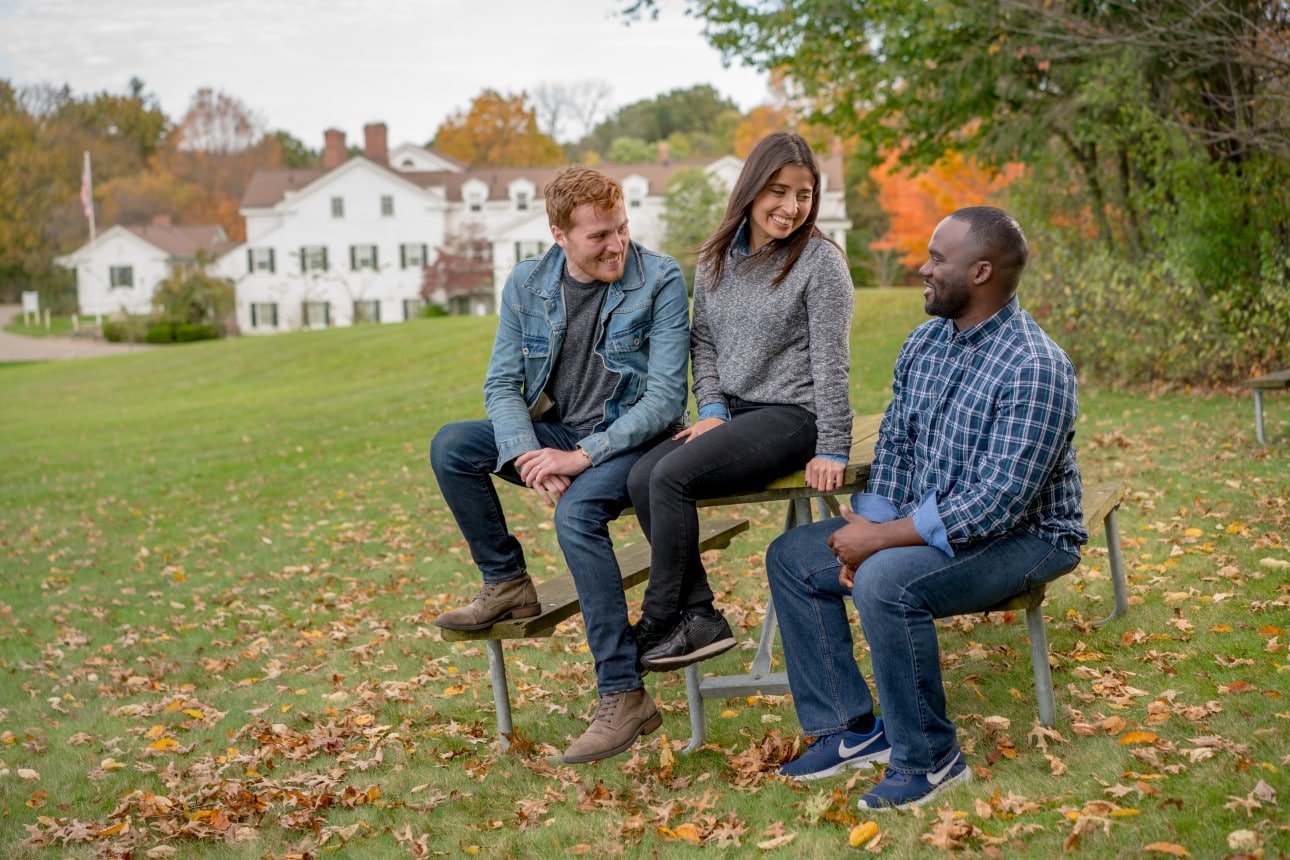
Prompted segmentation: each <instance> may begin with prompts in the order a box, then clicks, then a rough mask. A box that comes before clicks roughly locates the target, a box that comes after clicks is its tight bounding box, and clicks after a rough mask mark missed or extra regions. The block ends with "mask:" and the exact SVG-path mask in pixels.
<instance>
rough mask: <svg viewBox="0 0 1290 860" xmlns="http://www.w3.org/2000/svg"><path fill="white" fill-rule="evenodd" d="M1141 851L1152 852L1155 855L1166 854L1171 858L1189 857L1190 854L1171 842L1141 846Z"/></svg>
mask: <svg viewBox="0 0 1290 860" xmlns="http://www.w3.org/2000/svg"><path fill="white" fill-rule="evenodd" d="M1142 850H1143V851H1154V852H1156V853H1157V854H1168V855H1170V856H1171V857H1190V856H1191V853H1190V852H1189V851H1188V850H1187V849H1186V848H1184V847H1182V846H1181V845H1178V844H1175V843H1173V842H1152V843H1151V844H1150V845H1146V846H1143V848H1142Z"/></svg>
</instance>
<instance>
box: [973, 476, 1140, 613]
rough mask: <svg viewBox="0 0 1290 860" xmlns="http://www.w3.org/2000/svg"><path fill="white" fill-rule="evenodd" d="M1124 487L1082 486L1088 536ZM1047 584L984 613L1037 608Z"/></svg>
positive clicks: (1116, 484) (1120, 484)
mask: <svg viewBox="0 0 1290 860" xmlns="http://www.w3.org/2000/svg"><path fill="white" fill-rule="evenodd" d="M1124 491H1125V486H1124V482H1123V481H1111V482H1109V483H1105V484H1093V485H1092V486H1089V485H1088V484H1085V485H1084V498H1083V507H1084V528H1086V529H1088V532H1089V534H1090V535H1091V534H1093V532H1095V531H1096V530H1097V529H1098V528H1100V527H1101V525H1102V521H1103V520H1105V519H1106V515H1107V514H1109V513H1110V512H1111V511H1113V510H1115V509H1116V508H1117V507H1119V505H1120V501H1121V500H1122V499H1123V498H1124ZM1047 587H1048V584H1047V583H1045V584H1044V585H1037V586H1035V587H1034V588H1032V589H1030V590H1029V591H1023V592H1021V593H1020V594H1015V595H1013V596H1012V597H1010V598H1008V599H1007V600H1005V601H1003V602H1002V603H996V604H995V605H994V606H991V607H990V608H989V609H987V610H985V611H986V612H1004V611H1007V610H1017V609H1029V608H1031V607H1032V606H1038V605H1039V604H1041V603H1043V602H1044V594H1045V591H1046V589H1047Z"/></svg>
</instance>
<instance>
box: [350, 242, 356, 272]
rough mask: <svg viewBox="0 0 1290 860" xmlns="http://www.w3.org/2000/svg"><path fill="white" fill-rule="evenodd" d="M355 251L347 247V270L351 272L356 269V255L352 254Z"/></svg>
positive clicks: (351, 247) (353, 248)
mask: <svg viewBox="0 0 1290 860" xmlns="http://www.w3.org/2000/svg"><path fill="white" fill-rule="evenodd" d="M355 250H356V249H355V247H354V246H353V245H350V246H349V270H350V271H351V272H353V271H355V270H357V269H358V254H356V253H354V252H355Z"/></svg>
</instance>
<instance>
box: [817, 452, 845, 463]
mask: <svg viewBox="0 0 1290 860" xmlns="http://www.w3.org/2000/svg"><path fill="white" fill-rule="evenodd" d="M815 456H817V457H819V458H820V459H821V460H828V461H829V462H830V463H840V464H842V465H843V466H845V465H846V464H847V458H846V457H843V456H842V455H841V454H816V455H815Z"/></svg>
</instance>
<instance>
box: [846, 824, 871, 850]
mask: <svg viewBox="0 0 1290 860" xmlns="http://www.w3.org/2000/svg"><path fill="white" fill-rule="evenodd" d="M877 835H878V824H877V822H875V821H865V822H862V823H860V824H857V825H856V826H855V827H852V828H851V833H850V834H849V835H848V836H847V844H848V845H850V846H851V847H852V848H859V847H861V846H863V845H865V844H867V843H868V842H869V840H870V839H873V838H874V837H875V836H877Z"/></svg>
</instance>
